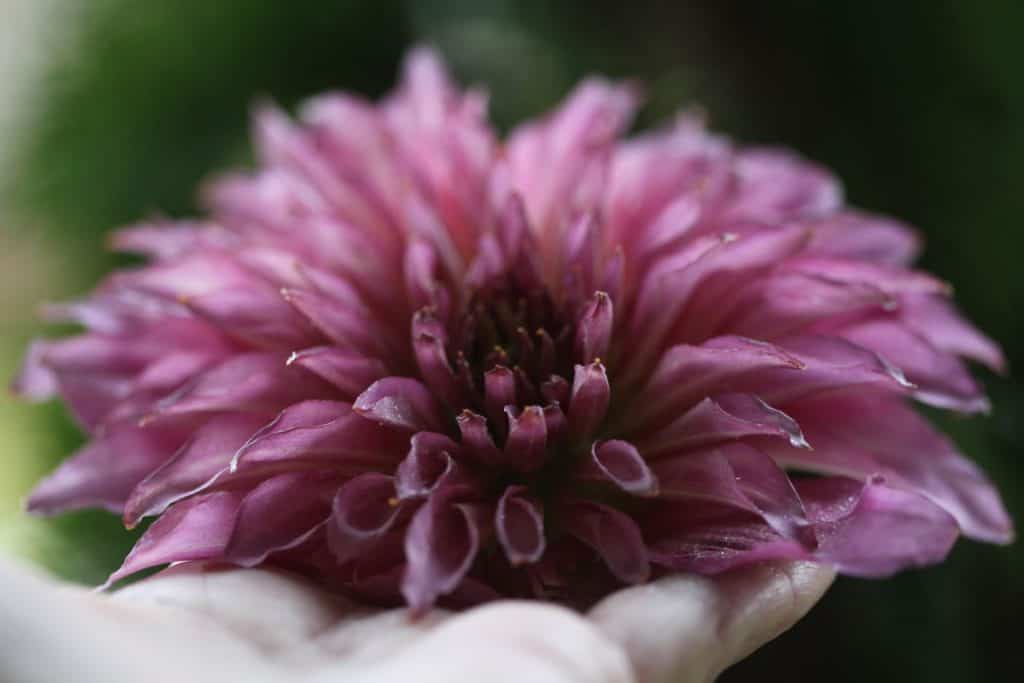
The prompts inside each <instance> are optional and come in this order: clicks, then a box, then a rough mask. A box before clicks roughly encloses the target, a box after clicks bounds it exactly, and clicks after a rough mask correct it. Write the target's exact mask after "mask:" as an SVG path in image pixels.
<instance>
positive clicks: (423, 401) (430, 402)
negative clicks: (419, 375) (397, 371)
mask: <svg viewBox="0 0 1024 683" xmlns="http://www.w3.org/2000/svg"><path fill="white" fill-rule="evenodd" d="M352 408H353V410H355V411H356V412H357V413H359V414H360V415H362V416H363V417H365V418H366V419H368V420H374V421H376V422H379V423H381V424H384V425H389V426H391V427H397V428H399V429H405V430H408V431H412V432H418V431H428V432H437V431H442V426H443V424H444V421H443V419H442V417H441V410H440V407H439V406H438V405H437V402H436V401H435V399H434V396H433V394H431V393H430V390H429V389H427V388H426V387H425V386H424V385H423V384H422V383H420V382H418V381H417V380H415V379H411V378H408V377H385V378H384V379H380V380H377V381H376V382H374V383H373V384H371V385H370V387H369V388H368V389H366V391H364V392H363V393H361V394H360V395H359V397H358V398H357V399H356V402H355V403H354V404H353V405H352Z"/></svg>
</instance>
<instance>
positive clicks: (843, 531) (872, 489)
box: [797, 477, 959, 577]
mask: <svg viewBox="0 0 1024 683" xmlns="http://www.w3.org/2000/svg"><path fill="white" fill-rule="evenodd" d="M797 488H798V490H799V491H800V497H801V498H802V499H803V501H804V505H805V506H806V508H807V512H808V516H809V517H810V518H811V519H812V521H813V522H814V525H813V530H814V535H815V538H816V539H817V542H818V548H817V550H816V552H815V557H816V558H818V559H821V560H824V561H826V562H831V563H833V564H835V565H836V567H837V568H838V569H839V571H841V572H843V573H844V574H851V575H854V576H874V577H879V576H889V575H891V574H894V573H896V572H898V571H900V570H902V569H907V568H910V567H924V566H927V565H931V564H936V563H938V562H941V561H942V560H944V559H945V558H946V555H948V554H949V551H950V549H951V548H952V547H953V543H954V542H955V541H956V538H957V535H958V533H959V529H958V527H957V524H956V520H954V519H953V517H952V516H951V515H950V514H949V513H948V512H946V511H944V510H943V509H942V508H941V507H939V506H938V505H936V504H935V503H932V502H930V501H929V500H928V499H927V498H924V497H922V496H919V495H917V494H915V493H910V492H908V491H901V490H899V489H894V488H889V487H888V486H886V485H885V483H884V479H882V478H881V477H872V478H871V479H869V480H868V482H867V483H865V484H861V483H860V482H857V481H854V480H852V479H843V478H839V477H828V478H821V479H807V480H803V481H800V482H798V484H797Z"/></svg>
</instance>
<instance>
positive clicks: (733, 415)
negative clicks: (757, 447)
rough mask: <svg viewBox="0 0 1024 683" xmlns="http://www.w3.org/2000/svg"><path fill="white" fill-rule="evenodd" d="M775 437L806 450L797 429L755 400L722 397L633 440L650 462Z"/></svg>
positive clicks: (781, 414)
mask: <svg viewBox="0 0 1024 683" xmlns="http://www.w3.org/2000/svg"><path fill="white" fill-rule="evenodd" d="M756 436H777V437H781V438H783V439H786V440H787V441H789V443H790V444H791V445H793V446H794V447H796V448H809V447H810V446H809V445H808V443H807V441H806V439H804V435H803V433H802V432H801V431H800V426H799V425H798V424H797V423H796V421H795V420H794V419H793V418H791V417H790V416H789V415H787V414H786V413H784V412H782V411H781V410H777V409H775V408H772V407H771V406H769V405H768V404H767V403H765V402H764V401H762V400H761V399H759V398H758V397H756V396H751V395H749V394H724V395H721V396H715V397H713V398H707V399H704V400H703V401H701V402H700V403H698V404H697V405H696V406H694V407H693V408H691V409H690V410H688V411H687V412H686V413H684V414H683V415H681V416H679V418H678V419H676V420H674V421H673V422H671V423H669V424H668V425H666V426H665V427H663V428H661V429H658V430H655V431H653V432H651V433H650V434H649V435H648V436H647V437H645V438H634V440H636V441H637V442H638V444H639V447H640V448H642V449H643V452H644V455H645V456H646V457H647V458H649V459H657V458H661V457H665V456H670V455H676V454H679V453H682V452H685V451H688V450H692V449H695V448H702V447H705V446H709V445H713V444H717V443H722V442H725V441H732V440H736V439H742V438H746V437H756Z"/></svg>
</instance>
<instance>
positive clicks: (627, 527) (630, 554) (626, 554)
mask: <svg viewBox="0 0 1024 683" xmlns="http://www.w3.org/2000/svg"><path fill="white" fill-rule="evenodd" d="M562 514H563V517H562V518H561V523H562V526H563V528H564V529H565V531H566V532H567V533H569V534H572V535H573V536H575V537H576V538H578V539H579V540H580V541H582V542H583V543H585V544H587V545H588V546H590V547H591V548H592V549H593V550H594V551H595V552H596V553H597V554H598V555H600V556H601V559H603V560H604V562H605V564H607V565H608V569H610V570H611V572H612V574H614V575H615V576H616V577H617V578H618V579H619V580H620V581H622V582H623V583H627V584H634V583H643V582H644V581H646V580H647V579H648V578H649V576H650V565H649V564H648V560H647V550H646V547H645V545H644V540H643V537H642V535H641V533H640V529H639V528H638V527H637V525H636V523H635V522H634V521H633V520H632V519H630V518H629V517H628V516H627V515H625V514H623V513H622V512H619V511H618V510H616V509H614V508H611V507H608V506H607V505H603V504H601V503H595V502H593V501H577V502H572V503H567V504H566V505H565V507H564V508H563V511H562Z"/></svg>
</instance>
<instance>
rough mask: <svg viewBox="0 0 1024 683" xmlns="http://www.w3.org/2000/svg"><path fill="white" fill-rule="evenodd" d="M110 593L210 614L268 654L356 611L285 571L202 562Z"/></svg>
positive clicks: (119, 599)
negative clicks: (221, 565) (216, 565)
mask: <svg viewBox="0 0 1024 683" xmlns="http://www.w3.org/2000/svg"><path fill="white" fill-rule="evenodd" d="M110 597H111V599H112V600H113V601H114V602H116V603H119V604H124V605H134V606H139V605H146V606H152V607H160V608H178V609H182V610H185V611H188V612H191V613H193V614H198V615H202V616H205V617H208V618H210V619H212V620H214V621H216V622H218V623H219V624H221V625H223V626H225V627H226V628H228V629H229V630H231V631H232V632H234V633H235V634H237V635H238V636H239V637H240V638H242V639H244V640H247V641H249V642H252V643H254V644H256V645H257V646H258V647H259V648H260V650H261V651H263V652H264V653H267V654H272V653H278V652H282V651H284V650H290V649H294V648H295V647H297V646H301V645H303V644H306V643H309V642H311V641H313V640H315V639H316V638H318V637H319V636H321V635H322V634H324V633H325V632H327V631H329V630H330V629H331V628H332V627H334V626H335V625H336V624H338V622H339V621H340V620H341V619H342V618H343V617H344V616H345V615H347V614H351V613H353V612H355V611H356V608H355V607H354V606H353V605H352V604H351V603H350V602H349V601H347V600H344V599H343V598H341V597H339V596H336V595H332V594H329V593H327V592H325V591H324V590H322V589H320V588H318V587H317V586H315V585H314V584H313V583H311V582H309V581H307V580H305V579H303V578H301V577H299V576H295V575H293V574H290V573H287V572H284V571H276V570H267V569H247V570H239V569H237V568H232V567H215V566H208V565H206V564H205V563H202V562H188V563H184V564H180V565H176V566H174V567H171V568H170V569H166V570H164V571H162V572H160V573H159V574H156V575H154V576H151V577H149V578H147V579H145V580H143V581H139V582H137V583H134V584H131V585H129V586H127V587H125V588H122V589H121V590H118V591H116V592H114V593H112V594H111V596H110Z"/></svg>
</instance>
